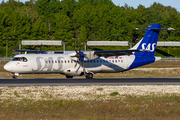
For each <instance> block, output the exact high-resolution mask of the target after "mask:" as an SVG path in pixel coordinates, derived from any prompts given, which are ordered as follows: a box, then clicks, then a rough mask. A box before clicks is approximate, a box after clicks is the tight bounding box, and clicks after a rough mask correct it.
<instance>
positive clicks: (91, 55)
mask: <svg viewBox="0 0 180 120" xmlns="http://www.w3.org/2000/svg"><path fill="white" fill-rule="evenodd" d="M83 53H84V54H85V55H86V56H85V57H84V61H88V60H94V59H97V58H99V56H97V55H95V54H94V52H92V51H85V52H83Z"/></svg>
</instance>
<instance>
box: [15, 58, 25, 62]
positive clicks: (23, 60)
mask: <svg viewBox="0 0 180 120" xmlns="http://www.w3.org/2000/svg"><path fill="white" fill-rule="evenodd" d="M12 61H22V62H27V61H28V60H27V58H25V57H14V58H13V59H12Z"/></svg>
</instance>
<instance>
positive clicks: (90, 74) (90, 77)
mask: <svg viewBox="0 0 180 120" xmlns="http://www.w3.org/2000/svg"><path fill="white" fill-rule="evenodd" d="M85 77H86V79H93V73H86V75H85ZM66 78H67V79H72V78H73V76H69V75H66Z"/></svg>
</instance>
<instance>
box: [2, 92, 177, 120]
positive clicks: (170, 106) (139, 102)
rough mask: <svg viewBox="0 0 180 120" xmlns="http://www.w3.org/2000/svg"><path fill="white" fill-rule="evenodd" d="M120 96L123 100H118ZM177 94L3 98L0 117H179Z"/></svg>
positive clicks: (102, 119) (111, 119) (67, 119)
mask: <svg viewBox="0 0 180 120" xmlns="http://www.w3.org/2000/svg"><path fill="white" fill-rule="evenodd" d="M122 97H123V99H122ZM179 106H180V96H179V95H164V96H161V97H160V96H154V95H151V96H139V97H137V96H130V95H124V96H120V97H119V98H116V99H113V96H112V99H111V100H108V101H104V102H102V101H96V100H94V101H81V100H56V99H55V100H39V101H33V100H27V99H23V100H21V101H18V102H13V101H11V100H6V101H4V102H2V103H0V109H1V111H0V119H8V120H12V119H13V120H14V119H17V120H20V119H23V120H28V119H37V120H38V119H53V120H58V119H63V120H86V119H87V120H119V119H139V120H144V119H147V120H151V119H167V120H168V119H180V115H179V113H180V107H179Z"/></svg>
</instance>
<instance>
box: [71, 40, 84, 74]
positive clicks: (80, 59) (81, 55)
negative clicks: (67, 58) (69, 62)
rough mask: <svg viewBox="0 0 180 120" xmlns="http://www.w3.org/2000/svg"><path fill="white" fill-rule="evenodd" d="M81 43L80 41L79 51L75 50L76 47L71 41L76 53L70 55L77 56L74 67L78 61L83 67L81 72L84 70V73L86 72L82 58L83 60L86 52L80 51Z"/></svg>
mask: <svg viewBox="0 0 180 120" xmlns="http://www.w3.org/2000/svg"><path fill="white" fill-rule="evenodd" d="M82 45H83V43H81V45H80V47H79V51H77V49H76V46H75V45H74V43H73V46H74V50H75V52H76V55H74V56H71V57H76V58H78V60H77V61H76V64H75V66H74V68H76V66H77V64H78V63H79V62H80V63H81V65H82V67H83V72H84V75H86V72H85V68H84V60H83V57H85V56H86V54H84V53H83V52H81V47H82Z"/></svg>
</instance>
